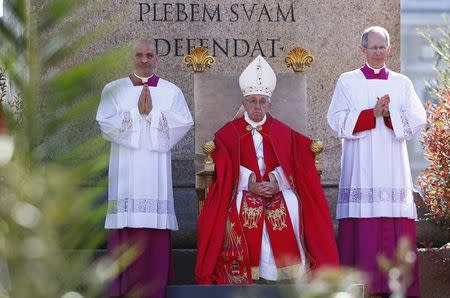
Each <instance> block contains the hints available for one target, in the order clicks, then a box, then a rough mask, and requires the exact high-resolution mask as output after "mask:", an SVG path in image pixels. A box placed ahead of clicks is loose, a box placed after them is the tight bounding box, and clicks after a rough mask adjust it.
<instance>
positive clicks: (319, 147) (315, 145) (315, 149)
mask: <svg viewBox="0 0 450 298" xmlns="http://www.w3.org/2000/svg"><path fill="white" fill-rule="evenodd" d="M311 151H312V153H314V163H315V164H316V168H317V173H319V175H322V172H323V169H322V160H321V159H320V153H322V151H323V143H322V142H321V141H319V140H314V141H313V142H312V143H311Z"/></svg>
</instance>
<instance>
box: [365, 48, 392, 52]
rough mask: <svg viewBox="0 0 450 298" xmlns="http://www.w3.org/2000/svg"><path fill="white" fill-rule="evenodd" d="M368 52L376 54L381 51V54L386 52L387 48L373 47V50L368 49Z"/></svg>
mask: <svg viewBox="0 0 450 298" xmlns="http://www.w3.org/2000/svg"><path fill="white" fill-rule="evenodd" d="M366 49H367V50H369V51H371V52H374V53H375V52H376V51H380V52H382V53H383V52H386V49H387V48H386V47H372V48H366Z"/></svg>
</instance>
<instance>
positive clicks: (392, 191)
mask: <svg viewBox="0 0 450 298" xmlns="http://www.w3.org/2000/svg"><path fill="white" fill-rule="evenodd" d="M410 200H412V190H407V189H405V188H353V187H352V188H340V189H339V198H338V204H348V203H388V202H390V203H406V202H408V201H410Z"/></svg>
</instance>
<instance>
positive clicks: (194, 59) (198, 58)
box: [184, 47, 214, 72]
mask: <svg viewBox="0 0 450 298" xmlns="http://www.w3.org/2000/svg"><path fill="white" fill-rule="evenodd" d="M184 62H185V63H186V66H187V67H189V66H190V67H192V69H193V70H194V72H203V70H205V68H207V67H211V65H212V64H213V63H214V58H213V56H211V55H210V54H209V53H208V50H207V49H205V48H203V47H196V48H195V49H193V50H192V51H191V53H190V54H189V55H186V56H185V57H184Z"/></svg>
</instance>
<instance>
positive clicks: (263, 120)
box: [244, 112, 267, 128]
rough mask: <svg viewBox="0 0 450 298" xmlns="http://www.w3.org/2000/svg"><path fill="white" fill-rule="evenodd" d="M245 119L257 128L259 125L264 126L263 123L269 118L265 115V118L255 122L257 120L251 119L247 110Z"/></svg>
mask: <svg viewBox="0 0 450 298" xmlns="http://www.w3.org/2000/svg"><path fill="white" fill-rule="evenodd" d="M244 120H245V121H246V122H247V123H248V124H250V125H251V126H252V127H253V128H256V127H258V126H263V125H264V123H265V122H266V120H267V115H264V118H263V119H262V120H261V121H259V122H255V121H253V120H252V119H250V117H249V116H248V113H247V112H244Z"/></svg>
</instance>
